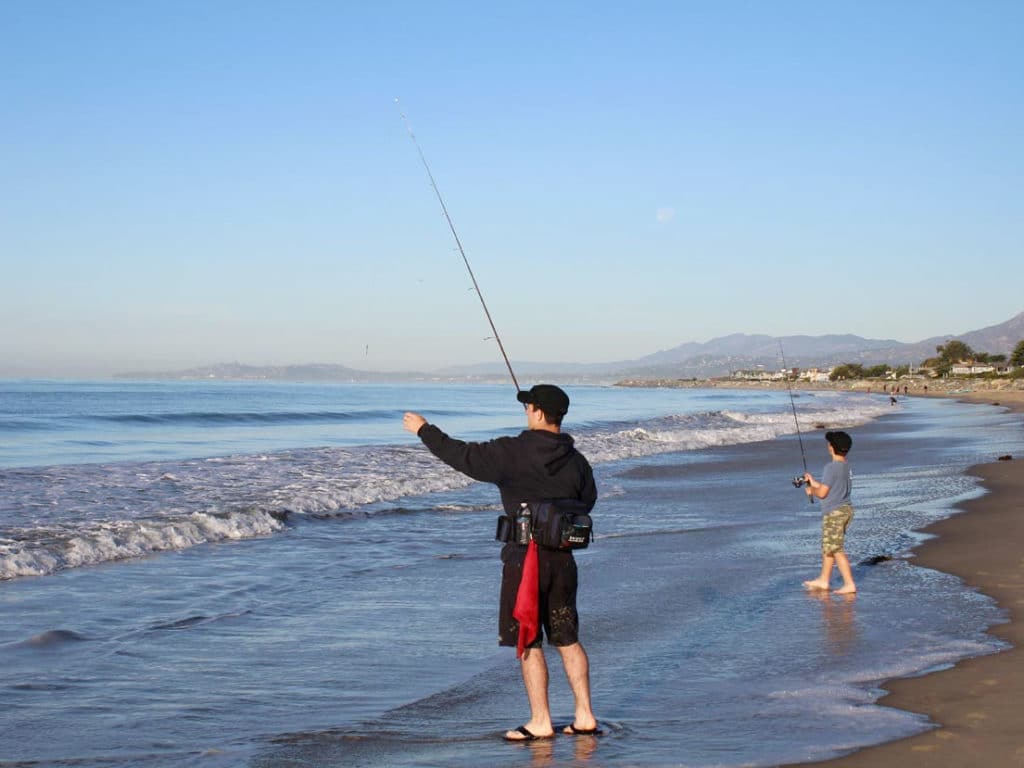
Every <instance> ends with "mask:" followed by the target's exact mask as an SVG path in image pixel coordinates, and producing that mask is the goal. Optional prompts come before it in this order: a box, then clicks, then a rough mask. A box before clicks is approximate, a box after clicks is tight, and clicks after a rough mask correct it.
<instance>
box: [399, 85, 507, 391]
mask: <svg viewBox="0 0 1024 768" xmlns="http://www.w3.org/2000/svg"><path fill="white" fill-rule="evenodd" d="M395 105H396V106H397V107H398V114H400V115H401V116H402V122H403V123H405V129H406V130H407V131H408V132H409V138H410V139H412V143H413V144H415V145H416V151H417V152H418V153H419V156H420V161H421V162H422V163H423V168H424V169H425V170H426V172H427V178H429V179H430V186H432V187H433V188H434V194H435V195H437V202H439V203H440V204H441V210H442V211H443V212H444V218H445V220H446V221H447V222H448V228H449V229H450V230H451V231H452V237H454V238H455V245H457V246H458V248H459V253H460V254H462V261H463V263H464V264H465V265H466V271H468V272H469V279H470V280H472V281H473V289H474V290H475V291H476V295H477V297H479V299H480V306H482V307H483V308H484V314H485V315H487V322H488V323H490V326H491V330H492V331H493V332H494V340H495V341H496V342H498V349H499V350H501V356H502V358H504V360H505V366H506V367H507V368H508V374H509V376H511V377H512V383H513V384H515V387H516V392H519V391H520V390H519V382H518V381H517V380H516V375H515V373H514V372H513V371H512V363H510V362H509V361H508V355H506V354H505V345H504V344H502V343H501V337H500V336H499V335H498V329H497V328H495V327H494V320H492V319H491V313H490V311H489V310H488V309H487V302H486V301H484V295H483V294H482V293H481V292H480V286H479V285H478V284H477V282H476V275H474V274H473V268H472V267H471V266H469V259H467V258H466V251H465V250H463V248H462V241H461V240H459V233H458V232H456V231H455V225H454V224H453V223H452V217H451V216H449V215H448V206H447V205H445V204H444V198H443V197H441V190H439V189H438V188H437V182H436V181H434V174H433V173H431V172H430V165H429V164H428V163H427V158H426V156H425V155H424V154H423V150H422V149H421V148H420V143H419V142H418V141H417V140H416V134H415V133H413V132H412V126H411V125H410V124H409V118H407V117H406V116H405V112H403V111H402V107H401V105H400V104H399V102H398V99H397V98H396V99H395Z"/></svg>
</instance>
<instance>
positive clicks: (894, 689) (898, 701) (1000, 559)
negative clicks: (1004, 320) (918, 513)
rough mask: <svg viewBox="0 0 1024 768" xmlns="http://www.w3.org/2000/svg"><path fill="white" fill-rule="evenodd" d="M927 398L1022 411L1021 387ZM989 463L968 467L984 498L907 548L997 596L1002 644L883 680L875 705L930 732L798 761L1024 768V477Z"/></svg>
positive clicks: (860, 767) (888, 767)
mask: <svg viewBox="0 0 1024 768" xmlns="http://www.w3.org/2000/svg"><path fill="white" fill-rule="evenodd" d="M929 395H930V396H936V397H954V398H956V399H958V400H964V401H968V402H975V403H990V404H993V405H999V406H1001V407H1005V408H1008V409H1009V410H1010V411H1011V412H1013V413H1017V414H1024V392H1021V391H1020V390H975V391H972V392H949V393H943V392H937V391H934V390H932V389H930V390H929ZM993 459H994V460H993V461H992V462H990V463H986V464H979V465H976V466H973V467H970V468H969V469H968V470H967V472H968V474H970V475H973V476H976V477H979V478H980V479H981V482H982V486H983V487H984V488H985V490H986V491H987V492H986V493H985V495H984V496H982V497H980V498H977V499H972V500H970V501H967V502H965V503H964V504H962V505H960V506H959V507H958V509H957V514H954V515H953V516H951V517H948V518H946V519H944V520H941V521H938V522H936V523H933V524H932V525H929V526H927V527H926V528H924V529H923V531H922V532H923V533H926V534H929V535H930V536H932V537H933V538H931V539H929V540H928V541H925V542H924V543H922V544H921V545H919V546H918V547H916V548H915V549H914V560H913V562H914V563H915V564H916V565H919V566H921V567H924V568H932V569H935V570H938V571H942V572H944V573H949V574H952V575H954V576H957V577H959V578H961V579H962V580H963V581H964V583H965V584H967V585H968V586H970V587H972V588H975V589H977V590H978V591H980V592H981V593H983V594H985V595H987V596H989V597H991V598H992V599H993V600H995V601H996V603H997V604H998V605H999V606H1000V608H1002V609H1004V610H1005V611H1006V613H1007V621H1006V623H1002V624H998V625H996V626H993V627H991V628H990V629H989V630H988V632H989V634H991V635H993V636H995V637H998V638H999V639H1001V640H1003V641H1005V642H1006V643H1008V644H1009V645H1010V647H1009V648H1007V649H1006V650H1003V651H1000V652H998V653H995V654H992V655H988V656H980V657H975V658H970V659H966V660H964V661H962V662H960V663H958V664H956V665H955V666H953V667H951V668H949V669H945V670H941V671H937V672H933V673H930V674H927V675H924V676H920V677H912V678H901V679H893V680H889V681H886V682H885V683H884V685H883V686H882V687H883V688H884V689H885V690H886V691H887V693H886V695H885V696H884V697H883V698H882V699H881V700H880V701H879V702H878V703H879V704H880V705H881V706H885V707H893V708H895V709H901V710H904V711H909V712H915V713H919V714H923V715H926V716H927V717H928V718H929V719H930V720H931V721H932V722H934V723H935V724H936V727H935V728H933V729H931V730H929V731H926V732H924V733H920V734H917V735H914V736H910V737H907V738H903V739H897V740H895V741H890V742H886V743H882V744H878V745H875V746H871V747H865V748H862V749H859V750H857V751H855V752H853V753H851V754H849V755H846V756H843V757H839V758H834V759H830V760H824V761H817V762H814V763H803V765H808V764H813V765H824V766H829V768H866V767H868V766H871V767H872V768H896V766H908V765H928V766H929V767H932V766H934V767H936V768H943V767H945V766H949V767H950V768H953V767H954V766H964V765H985V766H1018V767H1019V766H1021V765H1024V731H1022V730H1021V728H1020V715H1019V711H1018V706H1019V702H1020V701H1021V700H1022V698H1024V663H1022V662H1024V617H1022V613H1024V557H1022V555H1021V542H1024V515H1022V514H1021V513H1022V511H1024V473H1022V472H1021V469H1020V462H1021V457H1013V458H1012V459H1010V460H1002V461H1000V460H998V457H993Z"/></svg>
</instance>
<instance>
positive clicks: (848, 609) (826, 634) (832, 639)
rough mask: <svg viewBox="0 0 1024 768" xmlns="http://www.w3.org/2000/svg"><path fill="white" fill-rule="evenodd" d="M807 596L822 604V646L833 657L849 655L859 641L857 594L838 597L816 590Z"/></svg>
mask: <svg viewBox="0 0 1024 768" xmlns="http://www.w3.org/2000/svg"><path fill="white" fill-rule="evenodd" d="M807 596H808V597H809V598H811V599H813V600H817V601H818V602H819V603H821V628H822V634H821V636H822V641H823V642H822V645H823V647H824V648H825V650H826V651H827V652H828V653H829V654H831V655H833V656H844V655H846V654H847V653H849V652H850V651H851V650H852V649H853V648H854V647H855V646H856V641H857V622H856V620H855V619H856V614H855V611H854V605H855V604H856V602H857V594H856V593H853V594H849V595H837V594H835V593H833V592H825V591H821V590H814V591H811V592H808V593H807Z"/></svg>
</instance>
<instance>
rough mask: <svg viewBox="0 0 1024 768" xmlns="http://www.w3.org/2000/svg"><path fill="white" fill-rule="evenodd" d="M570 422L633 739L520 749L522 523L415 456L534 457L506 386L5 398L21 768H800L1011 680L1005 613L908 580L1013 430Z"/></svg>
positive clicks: (619, 735)
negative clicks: (823, 483) (815, 481)
mask: <svg viewBox="0 0 1024 768" xmlns="http://www.w3.org/2000/svg"><path fill="white" fill-rule="evenodd" d="M567 390H568V391H569V394H570V396H571V398H572V407H571V410H570V413H569V416H568V417H567V420H566V424H565V428H566V429H567V431H569V432H570V433H571V434H573V435H574V437H575V438H576V440H577V445H578V446H579V447H580V449H581V450H582V451H583V452H584V453H585V454H586V455H587V456H588V458H589V459H590V460H591V463H592V464H593V465H594V470H595V477H596V479H597V483H598V489H599V493H600V499H599V501H598V505H597V507H596V508H595V510H594V520H595V532H596V540H595V542H594V543H593V544H592V545H591V547H590V548H589V549H588V550H586V551H585V552H582V553H580V554H579V555H578V558H577V559H578V562H579V565H580V579H581V594H580V610H581V639H582V641H583V643H584V644H585V646H586V647H587V650H588V652H589V654H590V657H591V664H592V687H593V698H594V707H595V711H596V713H597V715H598V717H599V718H600V719H601V722H602V724H603V725H604V726H605V728H606V731H607V734H606V735H605V736H604V737H602V738H600V739H593V738H582V739H572V738H569V737H565V738H559V739H555V740H552V741H547V742H541V743H534V744H529V745H521V744H517V745H511V744H505V743H503V742H502V740H501V739H500V734H501V733H502V732H504V731H505V730H506V729H509V728H514V727H516V726H517V725H519V724H520V723H522V722H524V721H525V720H526V719H527V717H528V712H527V706H526V701H525V695H524V693H523V690H522V684H521V681H520V679H519V671H518V663H517V662H516V661H515V658H514V653H513V652H511V651H509V650H507V649H499V648H498V647H497V644H496V599H497V587H498V581H499V578H500V566H499V561H498V549H499V545H498V544H497V543H496V542H494V541H493V531H494V520H495V517H496V516H497V515H498V514H499V513H500V506H499V503H498V496H497V492H496V490H495V489H494V488H493V487H491V486H487V485H483V484H479V483H475V482H472V481H470V480H468V479H467V478H465V477H463V476H461V475H458V474H457V473H455V472H453V471H451V470H449V469H447V468H446V467H445V466H444V465H442V464H441V463H440V462H438V461H437V460H435V459H434V458H433V457H432V456H431V455H430V454H429V453H428V452H427V451H426V450H425V449H424V448H423V447H422V446H421V445H420V444H419V442H418V440H416V439H415V438H414V437H413V436H411V435H408V434H406V433H404V432H403V431H402V429H401V417H402V414H403V413H404V411H406V410H416V411H419V412H421V413H423V414H424V415H425V416H426V417H427V418H428V419H429V420H430V421H432V422H434V423H436V424H438V425H439V426H440V427H442V429H445V431H447V432H448V433H449V434H452V435H453V436H456V437H459V438H462V439H468V440H482V439H488V438H490V437H494V436H498V435H507V434H515V433H517V432H518V431H519V430H520V429H522V426H523V418H524V417H523V412H522V409H521V407H520V406H519V405H518V404H517V403H516V402H515V400H514V392H513V389H512V387H511V386H505V387H501V386H483V385H481V386H468V385H451V384H441V383H436V384H416V385H407V384H402V385H398V384H395V385H384V386H380V385H374V386H366V385H355V384H331V385H326V384H291V383H289V384H284V383H225V382H203V383H191V382H189V383H186V382H172V383H167V382H153V383H135V382H53V381H7V382H0V691H3V693H4V695H5V700H6V701H5V707H4V715H3V725H2V727H0V765H8V764H17V765H75V766H127V765H133V766H134V765H139V766H153V767H154V768H156V767H162V766H179V765H196V766H214V767H215V768H220V766H238V765H244V766H267V767H269V766H298V765H303V766H306V765H337V766H342V765H344V766H350V765H351V766H356V765H360V766H361V765H365V766H399V767H402V766H467V767H469V766H479V765H482V764H488V765H494V766H544V765H588V766H676V765H685V766H747V765H754V766H760V765H774V764H778V763H780V762H791V761H800V760H810V759H816V758H823V757H828V756H830V755H837V754H842V753H844V752H847V751H849V750H851V749H855V748H857V747H859V746H864V745H867V744H871V743H877V742H880V741H885V740H889V739H892V738H895V737H898V736H902V735H908V734H911V733H915V732H918V731H920V730H923V729H926V728H929V727H931V725H930V724H929V723H928V722H927V721H926V720H925V719H923V718H922V717H920V716H918V715H914V714H910V713H906V712H901V711H898V710H893V709H890V708H887V707H884V706H880V705H879V704H878V703H876V702H877V700H878V698H879V696H880V694H881V691H880V690H879V687H878V686H879V683H880V682H881V681H883V680H885V679H888V678H892V677H897V676H907V675H915V674H921V673H924V672H927V671H929V670H933V669H937V668H941V667H943V666H946V665H949V664H952V663H954V662H956V661H957V660H959V659H962V658H965V657H969V656H975V655H980V654H986V653H992V652H994V651H996V650H998V649H999V648H1000V646H999V643H998V642H997V641H996V640H994V639H993V638H992V637H990V636H989V635H987V634H986V633H985V629H986V628H987V627H990V626H992V625H993V624H995V623H998V622H1000V621H1002V620H1003V614H1002V612H1001V611H1000V610H999V609H998V608H997V607H996V606H995V605H994V604H993V603H992V601H991V600H989V599H988V598H986V597H984V596H983V595H980V594H978V593H976V592H974V591H972V590H970V589H966V588H965V587H964V586H963V585H962V583H960V581H959V580H958V579H956V578H953V577H951V576H948V575H946V574H943V573H939V572H936V571H932V570H927V569H923V568H919V567H916V566H915V565H914V559H913V555H912V552H911V549H912V547H913V546H914V545H915V544H916V543H917V542H918V541H920V534H916V533H914V531H915V529H918V528H921V527H922V526H924V525H927V524H928V523H929V522H931V521H933V520H936V519H939V518H942V517H945V516H948V515H949V514H951V513H952V511H953V508H954V506H955V505H956V504H958V503H960V502H962V501H964V500H966V499H968V498H971V497H973V496H975V495H977V494H978V493H980V490H979V488H978V486H977V483H976V481H975V479H974V478H972V477H970V476H968V475H967V474H966V473H965V470H966V468H967V467H968V466H969V465H971V464H974V463H978V462H982V461H991V460H992V459H994V458H995V456H997V455H999V454H1001V453H1019V452H1020V451H1021V449H1022V444H1024V435H1022V433H1021V429H1020V425H1019V421H1018V420H1016V419H1014V418H1011V417H1010V416H1009V415H1007V414H1005V413H1004V412H1002V411H1001V410H1000V409H998V408H993V407H991V406H984V405H969V404H963V403H956V402H953V401H950V400H939V399H919V398H902V399H901V400H900V402H899V404H898V405H896V406H892V405H890V403H889V399H888V397H886V396H883V395H881V394H875V395H869V394H852V393H835V392H798V393H794V395H795V397H794V399H793V400H792V401H791V400H790V397H789V395H788V394H787V393H786V392H777V391H762V390H734V389H627V388H615V387H582V386H581V387H567ZM794 405H795V408H796V411H797V418H798V419H799V422H800V428H801V433H800V435H799V436H798V435H797V432H796V426H795V423H794V415H793V406H794ZM824 428H845V429H847V430H848V431H849V432H850V433H851V434H852V435H853V438H854V446H853V450H852V451H851V453H850V461H851V464H852V466H853V471H854V496H853V500H854V505H855V508H856V516H855V519H854V522H853V524H852V525H851V528H850V532H849V537H848V546H847V551H848V553H849V555H850V558H851V561H852V562H853V563H854V564H855V568H854V574H855V577H856V579H857V582H858V587H859V590H860V591H859V594H858V595H857V596H856V597H839V596H833V595H813V594H808V593H806V592H805V591H804V590H803V589H802V587H801V582H802V581H803V580H804V579H807V578H812V577H813V576H815V575H816V573H817V570H818V568H819V566H820V549H819V539H820V517H819V515H818V512H817V507H816V506H811V505H809V504H808V502H807V499H806V497H805V496H804V494H803V493H802V492H801V491H799V490H797V489H795V488H794V487H793V485H792V483H791V479H792V478H793V477H794V476H795V475H798V474H801V473H802V471H803V466H802V463H803V459H802V452H801V443H802V449H803V454H804V455H805V457H806V461H807V464H808V468H809V469H810V470H811V472H813V473H815V474H816V475H817V474H818V473H820V471H821V468H822V467H823V465H824V464H825V462H826V461H827V453H826V451H825V448H824V445H825V443H824V440H823V437H822V435H823V429H824ZM550 660H551V661H552V664H551V667H552V680H551V695H552V707H553V711H554V713H555V715H556V718H557V720H558V722H560V723H565V722H568V721H570V720H571V718H572V701H571V696H570V695H569V693H568V689H567V685H566V684H565V681H564V679H563V678H562V677H561V672H560V666H559V664H558V662H557V660H556V659H553V658H552V659H550ZM883 703H884V702H883Z"/></svg>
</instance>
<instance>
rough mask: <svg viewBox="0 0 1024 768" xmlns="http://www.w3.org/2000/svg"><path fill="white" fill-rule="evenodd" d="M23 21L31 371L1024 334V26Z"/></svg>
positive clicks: (26, 325)
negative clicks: (782, 339) (1019, 323)
mask: <svg viewBox="0 0 1024 768" xmlns="http://www.w3.org/2000/svg"><path fill="white" fill-rule="evenodd" d="M484 5H485V4H479V3H445V2H436V3H396V2H378V3H344V2H258V1H250V2H230V1H227V0H222V1H220V2H213V3H211V2H188V1H185V2H182V1H180V0H176V1H175V2H170V1H168V2H156V1H143V2H126V1H122V2H101V1H92V2H90V1H86V2H77V1H72V0H67V1H66V2H47V1H46V0H39V1H36V2H21V1H15V0H9V1H8V2H4V3H0V100H2V104H3V105H4V108H3V113H4V114H3V119H2V120H0V173H2V175H0V178H2V179H3V189H4V194H3V204H2V205H0V231H2V236H0V268H2V274H3V279H2V282H0V285H2V291H3V301H2V303H0V328H2V330H0V375H5V376H19V375H57V376H59V375H104V374H107V373H111V372H115V371H123V370H139V369H144V370H163V369H174V368H180V367H185V366H192V365H204V364H210V363H216V362H227V361H240V362H245V363H251V364H287V363H305V362H327V363H341V364H345V365H350V366H353V367H357V368H366V369H384V370H386V369H420V370H422V369H431V368H437V367H441V366H444V365H449V364H458V363H475V362H483V361H491V360H496V359H498V357H497V355H498V353H497V349H496V347H495V346H494V342H493V341H488V340H485V337H487V336H490V330H489V328H488V327H487V325H486V320H485V318H484V316H483V313H482V311H481V309H480V306H479V302H478V300H477V298H476V297H475V295H474V294H473V293H472V292H471V291H470V290H469V288H470V281H469V278H468V275H467V274H466V271H465V268H464V266H463V264H462V261H461V258H460V257H459V255H458V253H457V252H456V251H455V250H454V242H453V240H452V237H451V234H450V233H449V232H448V229H447V225H446V223H445V221H444V219H443V217H442V216H441V213H440V208H439V206H438V203H437V200H436V199H435V198H434V195H433V191H432V190H431V188H430V186H429V182H428V179H427V177H426V174H425V172H424V170H423V168H422V166H421V165H420V162H419V158H418V156H417V155H416V149H415V147H414V146H413V144H412V142H411V141H410V139H409V137H408V134H407V133H406V131H405V127H404V126H403V124H402V121H401V119H400V116H399V111H398V109H397V108H396V105H395V103H394V99H395V97H396V96H397V97H400V98H401V105H402V108H403V110H404V111H405V112H406V114H407V115H408V117H409V119H410V121H411V123H412V126H413V129H414V130H415V132H416V135H417V138H418V139H419V141H420V144H421V146H422V148H423V151H424V153H425V154H426V157H427V159H428V161H429V163H430V165H431V167H432V170H433V172H434V176H435V177H436V179H437V182H438V185H439V187H440V189H441V193H442V194H443V195H444V197H445V201H446V203H447V205H448V208H449V211H450V212H451V215H452V217H453V220H454V222H455V226H456V228H457V230H458V232H459V235H460V237H461V239H462V241H463V244H464V245H465V247H466V252H467V255H468V257H469V259H470V262H471V264H472V266H473V269H474V271H475V272H476V275H477V278H478V280H479V282H480V286H481V289H482V291H483V294H484V297H485V299H486V300H487V303H488V305H489V307H490V309H491V312H492V315H493V316H494V319H495V322H496V323H497V325H498V329H499V331H500V333H501V335H502V339H503V341H504V342H505V346H506V349H507V350H508V352H509V354H510V356H511V357H512V358H513V360H541V361H573V362H598V361H608V360H620V359H630V358H636V357H640V356H642V355H645V354H648V353H651V352H654V351H657V350H659V349H665V348H669V347H672V346H675V345H677V344H680V343H683V342H686V341H706V340H708V339H711V338H713V337H715V336H720V335H725V334H729V333H737V332H741V333H768V334H775V335H788V334H812V335H817V334H823V333H856V334H859V335H862V336H866V337H872V338H892V339H897V340H900V341H917V340H920V339H923V338H926V337H930V336H935V335H942V334H956V333H962V332H965V331H968V330H973V329H976V328H980V327H984V326H987V325H992V324H994V323H998V322H1002V321H1003V320H1006V319H1008V318H1009V317H1011V316H1013V315H1015V314H1016V313H1018V312H1020V311H1021V310H1022V309H1024V301H1022V300H1021V298H1020V296H1021V289H1020V286H1021V283H1022V281H1021V278H1022V277H1024V267H1022V264H1024V261H1022V258H1021V244H1022V242H1024V237H1022V235H1024V189H1022V187H1024V153H1022V152H1021V149H1022V147H1021V137H1022V136H1024V131H1022V128H1024V119H1022V118H1024V106H1022V104H1024V101H1022V96H1024V46H1021V45H1020V36H1021V30H1022V29H1024V4H1022V3H1019V2H971V3H968V2H958V3H948V2H895V3H893V2H856V3H853V2H834V3H833V2H826V3H822V2H810V1H808V2H774V3H764V2H728V1H726V2H710V1H709V2H648V3H638V4H631V5H628V6H627V5H624V4H615V7H612V6H611V4H609V5H608V7H605V6H604V5H603V4H601V3H594V2H589V3H582V2H580V3H555V4H551V3H532V2H527V3H516V4H509V5H506V6H503V7H497V8H486V7H482V6H484Z"/></svg>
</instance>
